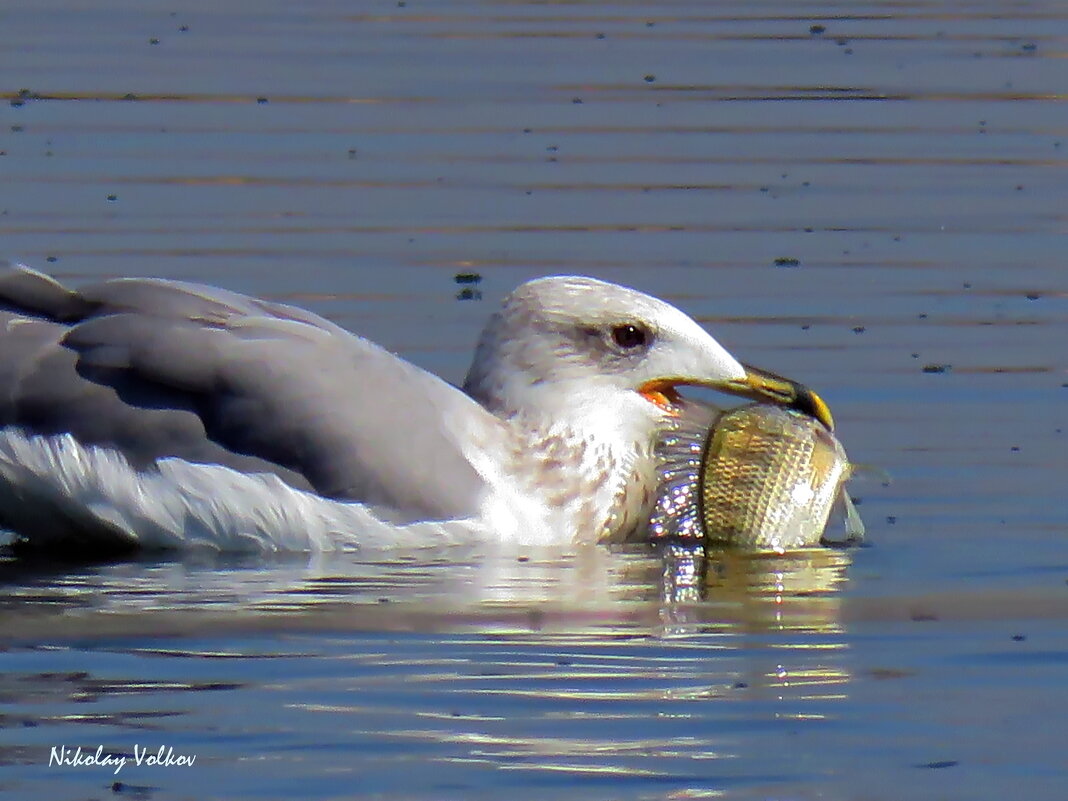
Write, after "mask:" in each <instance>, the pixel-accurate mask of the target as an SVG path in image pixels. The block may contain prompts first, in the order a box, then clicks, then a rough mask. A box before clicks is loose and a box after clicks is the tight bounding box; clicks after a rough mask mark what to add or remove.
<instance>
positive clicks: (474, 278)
mask: <svg viewBox="0 0 1068 801" xmlns="http://www.w3.org/2000/svg"><path fill="white" fill-rule="evenodd" d="M452 280H453V281H455V282H456V283H458V284H479V283H481V282H482V275H481V274H480V273H456V275H454V276H453V278H452Z"/></svg>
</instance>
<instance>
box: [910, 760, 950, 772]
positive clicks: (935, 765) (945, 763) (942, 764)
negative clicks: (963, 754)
mask: <svg viewBox="0 0 1068 801" xmlns="http://www.w3.org/2000/svg"><path fill="white" fill-rule="evenodd" d="M959 764H960V762H958V761H957V760H955V759H945V760H941V761H938V762H924V763H922V764H919V765H916V767H917V768H929V769H931V770H940V769H942V768H955V767H956V766H957V765H959Z"/></svg>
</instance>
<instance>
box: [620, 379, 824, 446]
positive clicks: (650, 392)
mask: <svg viewBox="0 0 1068 801" xmlns="http://www.w3.org/2000/svg"><path fill="white" fill-rule="evenodd" d="M742 367H744V368H745V378H736V379H731V380H728V381H722V380H701V379H693V378H672V379H668V378H662V379H658V380H656V381H650V382H648V383H647V384H645V385H644V386H643V387H642V388H641V393H642V394H643V395H645V396H646V397H647V398H649V399H650V400H652V401H653V402H655V403H658V405H663V403H661V399H663V402H664V403H670V402H671V401H672V400H673V398H674V388H675V387H676V386H680V385H690V386H698V387H708V388H710V389H715V390H717V391H719V392H726V393H728V394H730V395H740V396H741V397H743V398H749V399H750V400H755V401H758V402H761V403H774V404H777V405H779V406H785V407H787V408H788V409H794V410H795V411H798V412H801V413H802V414H807V415H808V416H809V417H814V418H816V419H817V420H819V421H820V422H821V423H823V425H825V426H826V427H827V430H828V431H834V418H833V417H832V416H831V409H830V407H829V406H827V404H826V402H825V401H824V400H823V398H821V397H820V396H819V395H817V394H816V393H815V392H813V391H812V390H811V389H809V388H808V387H806V386H805V385H804V384H799V383H798V382H797V381H791V380H790V379H789V378H784V377H783V376H781V375H776V374H775V373H769V372H768V371H766V370H760V369H758V368H756V367H752V366H750V365H748V364H743V365H742Z"/></svg>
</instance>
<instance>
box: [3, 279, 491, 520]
mask: <svg viewBox="0 0 1068 801" xmlns="http://www.w3.org/2000/svg"><path fill="white" fill-rule="evenodd" d="M0 427H4V428H8V427H18V428H20V429H24V430H25V431H27V432H29V433H36V434H62V433H69V434H71V435H73V436H74V437H75V438H76V439H78V440H79V441H80V442H82V443H83V444H87V445H100V446H106V447H113V448H116V449H118V450H119V451H121V452H122V453H123V454H124V455H125V456H126V458H127V459H128V460H130V462H131V463H133V464H135V465H137V466H144V467H148V466H150V465H151V464H152V463H153V462H154V461H155V460H157V459H160V458H164V457H180V458H183V459H187V460H189V461H193V462H203V463H212V464H222V465H226V466H229V467H233V468H235V469H238V470H242V471H246V472H271V473H274V474H276V475H279V476H280V477H281V478H283V479H284V480H285V481H287V482H288V483H290V484H292V485H293V486H296V487H298V488H304V489H312V490H314V491H316V492H318V493H320V494H323V495H326V496H329V497H333V498H338V499H345V500H356V501H363V502H368V503H371V504H374V505H376V506H380V507H388V508H390V509H392V510H393V511H394V512H395V513H396V518H397V519H398V520H403V519H415V518H451V517H463V516H467V515H470V514H472V513H473V512H474V511H475V509H476V505H477V499H478V497H479V495H480V493H481V491H482V489H483V482H482V479H481V478H480V476H479V475H478V474H477V472H476V471H475V470H474V468H472V466H471V465H470V464H469V462H468V461H467V460H466V459H465V458H464V455H463V453H462V451H461V447H460V446H461V438H462V437H463V436H465V434H466V433H468V432H471V431H481V432H484V433H485V435H486V436H487V437H488V438H489V437H493V436H496V435H497V434H496V431H497V428H499V423H498V421H497V420H496V418H494V417H493V416H492V415H491V414H490V413H488V412H487V411H485V410H484V409H483V408H482V407H481V406H479V405H478V404H477V403H475V402H474V401H472V400H471V399H470V398H468V397H467V396H466V395H464V394H463V393H462V392H461V391H460V390H458V389H456V388H455V387H453V386H451V385H449V384H447V383H445V382H444V381H442V380H440V379H439V378H437V377H435V376H433V375H430V374H429V373H426V372H425V371H423V370H420V369H419V368H417V367H415V366H413V365H411V364H409V363H407V362H405V361H403V360H401V359H399V358H397V357H396V356H393V355H392V354H390V353H388V352H386V351H385V350H383V349H382V348H380V347H378V346H376V345H374V344H373V343H371V342H368V341H367V340H364V339H361V338H360V337H357V336H355V335H353V334H351V333H349V332H348V331H345V330H344V329H342V328H339V327H338V326H336V325H334V324H332V323H330V322H328V321H326V320H324V319H322V318H320V317H318V316H316V315H314V314H312V313H310V312H307V311H304V310H302V309H297V308H294V307H290V306H285V305H282V304H276V303H270V302H267V301H263V300H258V299H255V298H251V297H247V296H244V295H239V294H236V293H232V292H227V291H225V290H218V289H214V288H209V287H204V286H199V285H193V284H184V283H179V282H172V281H162V280H156V279H118V280H111V281H105V282H102V283H97V284H93V285H91V286H88V287H85V288H82V289H80V290H78V291H72V290H70V289H67V288H66V287H64V286H62V285H60V284H59V283H57V282H55V281H54V280H53V279H51V278H49V277H48V276H45V275H42V274H41V273H37V272H34V271H32V270H28V269H26V268H23V267H19V266H6V267H2V268H0Z"/></svg>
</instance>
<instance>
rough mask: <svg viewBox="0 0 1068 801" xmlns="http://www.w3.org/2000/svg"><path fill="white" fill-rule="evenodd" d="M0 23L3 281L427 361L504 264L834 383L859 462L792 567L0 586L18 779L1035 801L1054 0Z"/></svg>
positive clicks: (360, 562)
mask: <svg viewBox="0 0 1068 801" xmlns="http://www.w3.org/2000/svg"><path fill="white" fill-rule="evenodd" d="M0 21H2V24H0V75H3V76H4V85H3V86H2V87H0V89H2V90H3V91H5V92H6V93H7V94H6V98H7V100H6V102H5V104H4V105H3V106H2V107H0V153H2V155H0V234H2V241H3V255H5V256H9V257H14V258H18V259H21V260H23V261H26V262H27V263H30V264H32V265H34V266H37V267H41V268H45V269H48V270H50V271H52V272H55V273H56V274H57V275H60V276H61V277H63V278H65V279H70V280H74V281H77V280H78V279H81V278H90V277H97V276H108V275H123V274H140V275H164V276H171V277H178V278H187V279H193V280H206V281H210V282H213V283H217V284H222V285H225V286H227V287H229V288H233V289H237V290H239V291H245V292H252V293H255V294H261V295H266V296H269V297H272V298H277V299H283V300H288V301H292V302H297V303H300V304H302V305H307V306H309V307H311V308H314V309H315V310H316V311H319V312H321V313H323V314H326V315H328V316H330V317H331V318H333V319H335V320H337V321H338V322H340V323H342V324H344V325H347V326H350V327H353V328H355V329H357V330H359V331H360V332H362V333H365V334H367V335H368V336H371V337H372V338H374V339H376V340H378V341H380V342H382V343H383V344H385V345H387V346H388V347H390V348H392V349H395V350H397V351H400V352H402V353H404V355H405V356H407V357H409V358H411V359H412V360H414V361H416V362H417V363H419V364H421V365H423V366H425V367H428V368H429V369H432V370H434V371H435V372H438V373H440V374H442V375H444V376H445V377H447V378H449V379H450V380H454V381H455V380H459V379H460V378H461V377H462V375H463V373H464V371H465V369H466V362H467V360H468V358H469V354H470V351H471V347H472V344H473V342H474V340H475V337H476V336H477V333H478V330H479V328H480V326H481V324H482V322H483V321H484V319H485V318H486V316H487V315H488V314H489V313H490V311H491V310H492V308H493V305H494V304H495V303H496V301H497V300H498V299H499V298H500V297H501V296H502V295H503V294H504V293H505V292H507V291H508V290H509V289H511V288H512V287H513V286H514V285H515V284H516V283H518V282H519V281H521V280H523V279H525V278H529V277H533V276H536V275H542V274H546V273H553V272H580V273H586V274H592V275H596V276H599V277H602V278H607V279H609V280H615V281H620V282H624V283H628V284H631V285H634V286H637V287H639V288H642V289H646V290H649V291H651V292H654V293H656V294H659V295H661V296H664V297H667V298H669V299H671V300H673V301H674V302H676V303H677V304H679V305H680V306H682V307H683V308H684V309H686V310H687V311H689V312H690V313H692V314H694V315H695V316H697V317H698V318H699V319H701V321H702V322H704V323H705V324H706V325H707V326H708V327H709V328H710V330H712V331H714V332H715V333H716V335H717V337H718V338H719V339H720V340H721V341H722V342H724V344H726V345H727V346H728V347H729V348H730V349H731V350H732V352H734V353H736V354H737V355H739V356H740V357H741V358H743V359H744V360H745V361H747V362H751V363H754V364H758V365H760V366H762V367H766V368H769V369H773V370H776V371H777V372H782V373H785V374H788V375H791V376H793V377H796V378H798V379H800V380H803V381H805V382H806V383H808V384H810V385H812V386H814V387H816V388H817V389H818V390H819V391H820V393H821V395H823V396H824V397H825V398H827V400H828V401H829V402H830V404H831V406H832V408H833V409H834V412H835V417H836V419H837V420H838V423H839V432H840V435H841V437H842V439H843V441H844V442H845V444H846V446H847V448H848V449H849V451H850V454H851V456H852V457H853V458H854V459H855V460H856V461H858V462H861V463H863V464H867V465H870V466H871V467H872V470H871V471H869V475H868V477H867V478H865V477H863V476H862V477H861V478H860V479H859V480H858V482H857V483H856V484H855V485H854V487H853V491H854V493H855V494H856V495H858V496H860V500H861V504H860V507H859V509H860V511H861V513H862V514H863V516H864V518H865V522H866V523H867V526H868V530H869V541H870V547H865V548H859V549H853V550H850V551H823V552H816V553H811V554H801V555H798V556H795V557H790V558H787V559H765V558H755V559H746V558H744V557H740V556H738V555H733V556H732V555H724V554H710V555H708V556H707V557H706V556H704V555H702V554H690V553H686V552H681V551H667V552H657V551H653V550H649V549H633V550H621V551H612V550H608V549H603V548H599V549H591V550H582V551H579V552H577V553H556V552H531V553H524V554H515V553H497V552H493V551H491V550H463V549H460V550H457V549H453V550H445V551H421V550H418V549H415V550H410V551H404V552H398V553H396V554H385V555H383V554H378V555H375V556H371V555H358V554H357V555H347V556H332V557H329V558H326V557H324V558H322V559H314V560H311V561H309V560H308V559H306V558H297V559H283V560H274V561H263V560H259V561H251V562H250V561H247V560H227V559H209V558H207V557H198V558H196V559H185V560H168V559H162V560H160V559H152V560H147V561H141V562H128V563H122V564H105V565H97V566H85V565H64V566H56V565H42V564H27V563H23V562H12V561H7V562H4V563H0V638H2V639H0V643H2V645H0V647H2V648H3V650H2V651H0V765H3V770H2V771H0V795H3V796H5V797H10V798H13V799H16V798H17V799H23V798H31V797H32V798H40V799H53V798H56V799H59V798H63V799H69V798H79V799H81V798H86V799H88V798H101V797H130V798H140V799H178V798H237V797H255V798H283V797H285V798H345V797H354V796H362V797H382V798H410V799H441V798H448V799H451V798H458V799H459V798H464V799H467V798H489V797H494V798H496V797H499V796H500V795H502V794H508V795H510V796H514V797H523V798H534V797H537V798H546V797H551V798H558V797H563V798H570V797H575V798H577V797H584V798H585V797H595V798H614V799H618V798H627V799H678V798H698V797H709V796H714V795H719V796H724V797H727V798H737V799H815V798H823V799H843V800H845V799H849V800H852V799H899V798H913V799H976V798H990V799H1002V798H1011V797H1027V798H1029V799H1047V798H1048V799H1061V798H1063V797H1064V788H1065V787H1068V762H1066V761H1065V758H1064V756H1063V749H1062V748H1061V747H1060V745H1059V743H1060V741H1061V739H1062V737H1063V734H1064V722H1063V721H1064V720H1065V719H1066V717H1068V715H1066V714H1065V713H1066V712H1068V709H1066V701H1065V698H1066V696H1065V693H1064V687H1065V683H1066V681H1068V635H1066V633H1065V632H1066V630H1068V629H1066V626H1065V622H1066V620H1068V585H1066V579H1068V548H1066V545H1065V538H1066V535H1068V506H1066V504H1065V501H1064V490H1063V488H1064V486H1065V479H1066V475H1068V457H1066V456H1065V443H1066V435H1065V433H1064V430H1065V428H1066V427H1068V411H1066V410H1068V349H1066V348H1065V342H1066V341H1068V277H1066V276H1068V273H1066V267H1065V259H1064V242H1065V234H1066V233H1068V211H1066V209H1068V192H1066V190H1065V187H1066V186H1068V183H1066V181H1065V168H1066V166H1068V159H1066V150H1068V116H1066V115H1065V97H1066V96H1065V68H1064V64H1065V57H1066V55H1068V13H1066V10H1065V7H1064V5H1063V4H1062V3H1056V2H1027V1H1026V0H1022V1H1021V2H1016V3H1011V4H1007V3H994V2H979V1H978V0H975V1H970V0H963V1H962V2H935V1H934V0H929V1H927V2H924V1H922V0H921V2H909V3H905V2H892V1H888V2H870V3H816V2H812V3H786V2H782V1H781V0H780V1H779V2H750V3H744V4H743V3H732V2H722V3H720V2H708V3H698V2H659V3H651V2H640V1H636V2H628V3H592V2H579V1H578V0H576V1H575V2H561V3H554V2H523V1H522V0H515V1H514V2H506V1H504V0H486V2H467V3H463V2H435V3H428V2H421V1H419V0H406V1H405V2H400V3H398V2H377V3H370V2H367V3H364V2H360V3H337V2H328V0H314V1H313V2H308V3H302V4H292V3H282V2H272V1H270V0H268V2H260V3H257V4H255V8H253V7H251V6H249V7H247V8H246V7H245V6H243V5H242V4H239V3H235V2H228V0H222V1H221V2H215V3H211V4H207V3H193V4H185V6H184V7H183V8H175V7H170V6H166V5H160V4H145V3H143V2H133V1H132V0H111V1H110V2H107V3H95V4H79V3H73V2H71V0H46V2H37V3H34V4H23V5H22V6H21V7H19V8H7V7H5V8H3V9H0ZM23 90H24V91H23ZM459 273H477V274H478V275H480V276H481V277H482V280H481V281H480V282H479V283H477V284H458V283H457V282H456V281H455V276H456V275H457V274H459ZM880 471H885V472H886V473H888V474H889V475H890V477H891V478H892V479H893V481H892V483H891V484H890V486H888V487H886V486H883V485H882V482H881V472H880ZM62 745H67V746H69V747H72V748H75V747H77V746H79V745H80V746H82V747H83V749H85V750H87V751H95V749H96V748H97V746H102V747H103V752H107V753H114V754H115V755H121V754H127V755H129V759H128V763H127V765H126V766H125V767H124V768H123V769H122V770H121V771H120V773H119V774H118V775H115V774H113V772H112V770H111V769H110V768H102V767H93V766H80V767H69V766H61V765H60V766H57V765H51V766H50V765H49V764H48V763H49V756H50V749H51V748H52V747H59V746H62ZM135 745H137V746H138V748H144V747H145V746H150V747H151V748H152V750H153V753H155V750H156V749H157V748H158V747H159V746H161V745H163V746H167V747H172V748H173V749H174V751H175V752H176V753H179V754H186V755H195V756H196V762H195V763H194V765H193V766H188V767H187V766H170V767H162V766H149V765H146V764H143V765H141V766H137V765H135V764H133V749H134V746H135ZM116 758H117V756H116Z"/></svg>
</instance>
